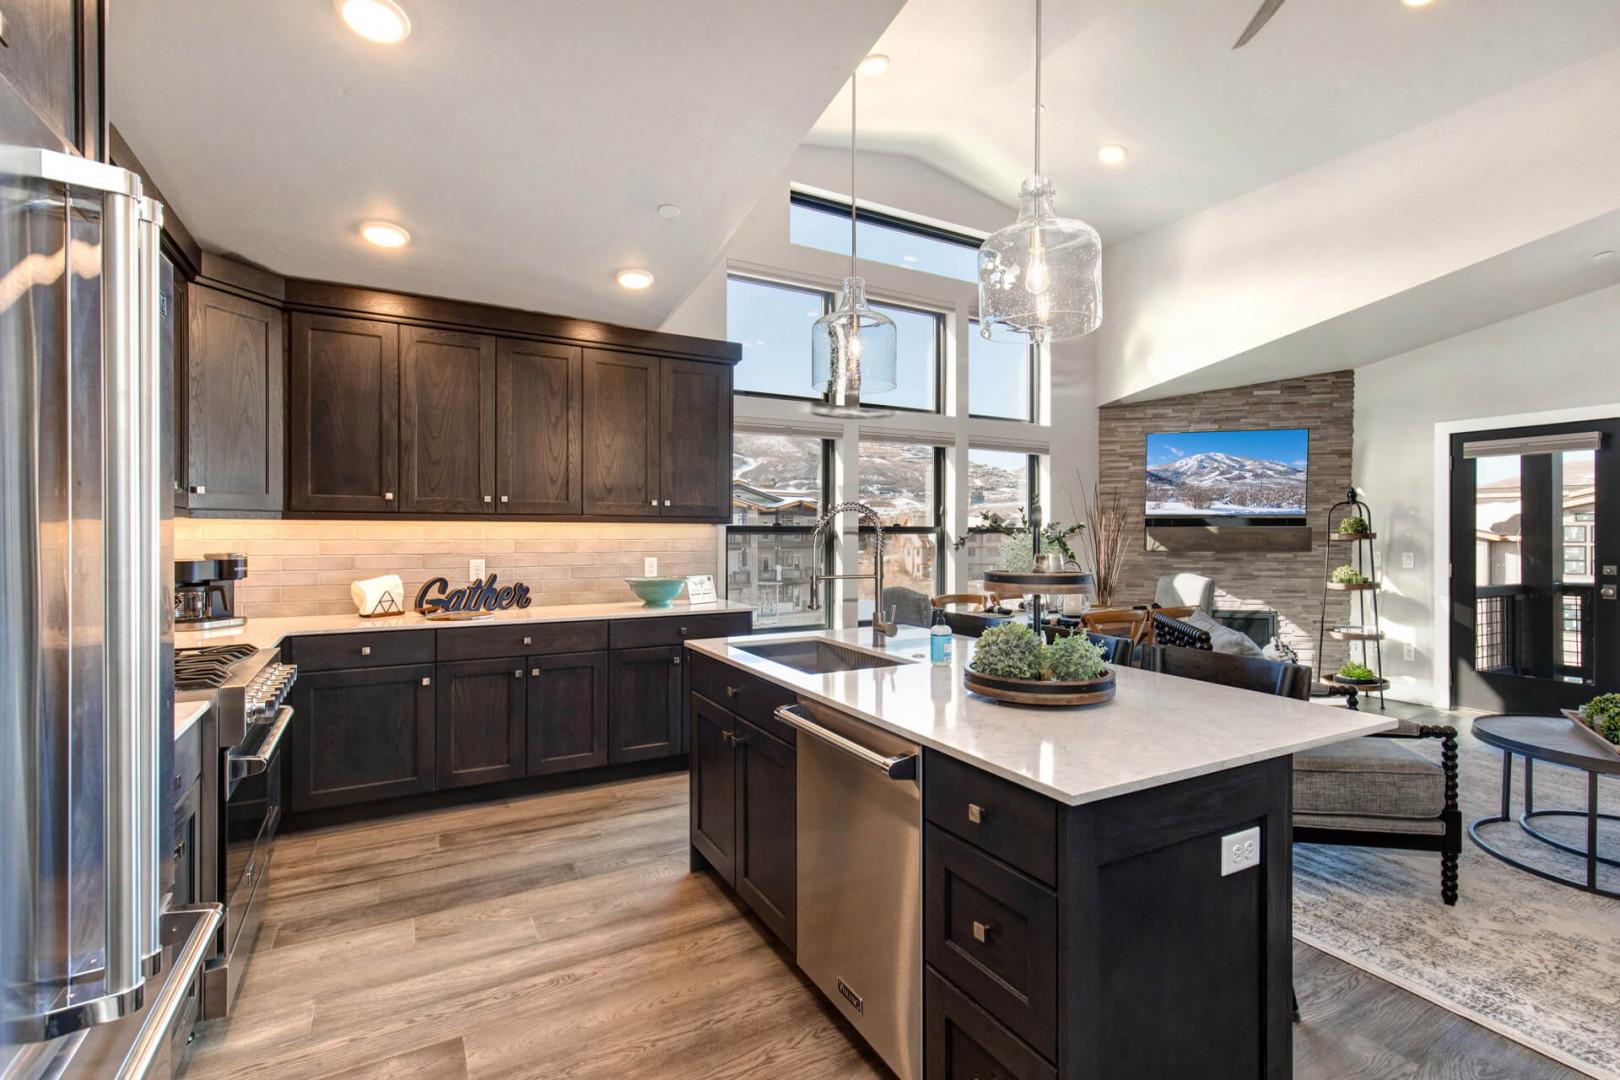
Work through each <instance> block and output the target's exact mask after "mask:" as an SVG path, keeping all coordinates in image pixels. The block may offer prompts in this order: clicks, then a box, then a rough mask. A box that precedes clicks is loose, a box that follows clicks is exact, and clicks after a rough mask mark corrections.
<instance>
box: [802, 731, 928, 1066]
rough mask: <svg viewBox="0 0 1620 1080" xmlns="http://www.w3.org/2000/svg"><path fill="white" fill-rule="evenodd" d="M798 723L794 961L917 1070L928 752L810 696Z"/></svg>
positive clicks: (887, 1050)
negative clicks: (924, 775) (796, 935)
mask: <svg viewBox="0 0 1620 1080" xmlns="http://www.w3.org/2000/svg"><path fill="white" fill-rule="evenodd" d="M776 716H777V718H778V719H779V720H781V721H782V722H783V723H785V724H790V725H792V726H793V727H794V728H795V729H797V730H798V732H799V738H798V740H797V758H798V815H799V816H798V846H799V861H798V868H799V875H798V876H799V887H798V900H799V941H798V962H799V967H801V968H803V969H804V973H805V974H806V975H808V976H809V977H810V980H811V981H812V982H814V983H815V984H816V986H818V987H820V988H821V992H822V993H823V994H826V995H827V998H828V999H829V1000H830V1001H831V1002H832V1003H833V1004H834V1005H836V1006H837V1007H838V1009H839V1011H840V1012H842V1013H843V1014H844V1017H845V1019H847V1020H848V1021H849V1022H850V1023H851V1024H854V1025H855V1027H856V1029H857V1030H858V1031H860V1033H861V1035H862V1037H863V1038H865V1039H866V1041H867V1043H868V1044H870V1045H871V1047H872V1049H874V1050H876V1051H877V1052H878V1055H879V1056H880V1057H882V1058H883V1060H884V1061H885V1062H886V1063H887V1064H888V1066H889V1068H891V1069H893V1070H894V1071H895V1073H896V1074H897V1075H898V1076H899V1077H900V1078H901V1080H916V1078H918V1077H921V1076H922V786H921V781H922V755H921V750H920V748H919V747H917V746H916V745H915V744H913V743H909V742H907V741H906V740H904V739H902V738H899V737H897V736H894V735H890V734H889V733H888V732H886V731H882V730H880V729H878V728H875V727H873V726H872V725H870V724H867V723H865V722H863V721H860V720H856V719H854V718H852V717H848V716H845V715H843V714H842V713H839V712H836V711H834V710H832V709H829V708H826V707H825V706H822V705H818V704H815V703H813V702H805V701H801V702H800V703H799V704H797V705H787V706H783V707H782V708H780V709H777V710H776Z"/></svg>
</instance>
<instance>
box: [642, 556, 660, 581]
mask: <svg viewBox="0 0 1620 1080" xmlns="http://www.w3.org/2000/svg"><path fill="white" fill-rule="evenodd" d="M641 576H642V577H657V576H658V556H656V555H648V556H647V557H646V558H644V559H642V560H641Z"/></svg>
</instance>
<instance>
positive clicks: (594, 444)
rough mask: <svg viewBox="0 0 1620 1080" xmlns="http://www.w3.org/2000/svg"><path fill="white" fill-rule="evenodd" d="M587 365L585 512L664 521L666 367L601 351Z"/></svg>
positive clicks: (651, 359)
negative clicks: (661, 455)
mask: <svg viewBox="0 0 1620 1080" xmlns="http://www.w3.org/2000/svg"><path fill="white" fill-rule="evenodd" d="M584 362H585V399H584V406H585V408H584V419H585V424H584V435H585V440H584V447H583V455H582V458H583V460H582V464H583V466H584V470H585V507H584V509H585V513H586V514H587V515H593V514H598V515H603V516H614V517H658V516H659V515H660V514H661V513H662V509H661V505H660V500H659V451H660V449H661V444H662V440H661V439H660V437H659V422H660V419H661V416H662V414H661V412H660V411H659V402H658V398H659V392H660V390H661V389H662V383H663V379H662V372H663V368H662V365H663V363H664V362H663V360H661V359H660V358H659V357H656V356H636V355H632V354H630V353H617V352H606V351H603V350H600V349H586V350H585V358H584Z"/></svg>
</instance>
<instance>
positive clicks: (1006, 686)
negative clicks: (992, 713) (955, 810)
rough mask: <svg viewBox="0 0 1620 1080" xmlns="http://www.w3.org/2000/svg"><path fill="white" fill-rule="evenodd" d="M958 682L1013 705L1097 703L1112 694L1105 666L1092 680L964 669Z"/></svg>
mask: <svg viewBox="0 0 1620 1080" xmlns="http://www.w3.org/2000/svg"><path fill="white" fill-rule="evenodd" d="M962 682H963V685H965V686H966V687H967V688H968V689H969V690H971V691H973V692H974V693H975V694H983V695H984V696H985V697H988V698H995V699H996V700H997V701H1009V702H1012V703H1013V704H1015V705H1049V706H1056V705H1100V704H1102V703H1103V702H1105V701H1111V700H1113V697H1114V672H1113V670H1112V669H1105V670H1104V671H1103V673H1102V675H1101V676H1100V677H1098V678H1095V679H1081V680H1075V681H1060V680H1057V679H1008V678H1003V677H1002V676H1000V675H984V674H981V673H979V672H977V671H974V670H973V669H972V668H968V669H967V671H966V672H964V673H963V676H962Z"/></svg>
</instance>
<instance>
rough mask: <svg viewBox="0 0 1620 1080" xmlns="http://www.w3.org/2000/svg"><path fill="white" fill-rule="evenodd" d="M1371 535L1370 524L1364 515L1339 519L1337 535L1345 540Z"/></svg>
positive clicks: (1359, 538)
mask: <svg viewBox="0 0 1620 1080" xmlns="http://www.w3.org/2000/svg"><path fill="white" fill-rule="evenodd" d="M1371 535H1372V526H1371V525H1369V524H1367V519H1366V518H1364V517H1347V518H1340V519H1339V536H1340V538H1341V539H1345V540H1363V539H1366V538H1367V537H1369V536H1371Z"/></svg>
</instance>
